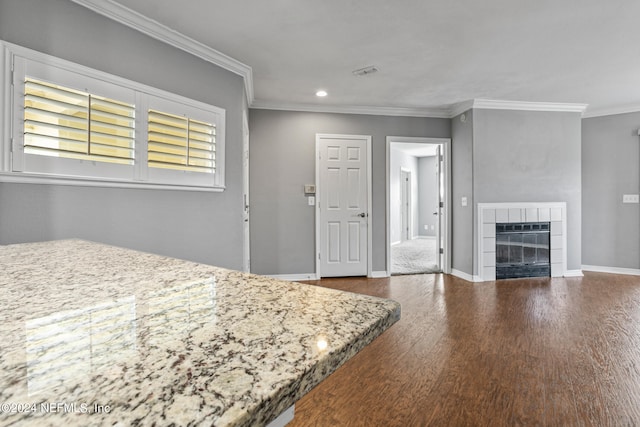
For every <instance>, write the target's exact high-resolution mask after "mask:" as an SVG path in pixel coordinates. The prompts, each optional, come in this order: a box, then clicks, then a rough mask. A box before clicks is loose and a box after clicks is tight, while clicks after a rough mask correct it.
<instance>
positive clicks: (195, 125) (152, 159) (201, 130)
mask: <svg viewBox="0 0 640 427" xmlns="http://www.w3.org/2000/svg"><path fill="white" fill-rule="evenodd" d="M148 140H149V144H148V146H147V148H148V162H149V166H150V167H156V168H166V169H174V170H183V171H191V172H202V173H211V174H212V173H215V143H216V126H215V125H214V124H212V123H205V122H202V121H198V120H194V119H190V118H188V117H181V116H177V115H173V114H168V113H164V112H160V111H155V110H149V118H148Z"/></svg>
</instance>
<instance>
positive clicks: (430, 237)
mask: <svg viewBox="0 0 640 427" xmlns="http://www.w3.org/2000/svg"><path fill="white" fill-rule="evenodd" d="M415 239H427V240H436V236H422V235H419V236H414V237H413V240H415Z"/></svg>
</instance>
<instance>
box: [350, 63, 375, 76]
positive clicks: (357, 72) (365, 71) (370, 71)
mask: <svg viewBox="0 0 640 427" xmlns="http://www.w3.org/2000/svg"><path fill="white" fill-rule="evenodd" d="M377 72H378V69H377V68H376V66H375V65H369V66H368V67H364V68H360V69H358V70H354V71H352V73H353V75H354V76H368V75H369V74H373V73H377Z"/></svg>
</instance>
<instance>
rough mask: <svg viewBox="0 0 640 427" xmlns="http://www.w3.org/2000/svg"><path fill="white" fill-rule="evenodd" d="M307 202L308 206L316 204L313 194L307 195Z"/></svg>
mask: <svg viewBox="0 0 640 427" xmlns="http://www.w3.org/2000/svg"><path fill="white" fill-rule="evenodd" d="M307 203H309V206H314V205H315V204H316V198H315V197H314V196H309V197H307Z"/></svg>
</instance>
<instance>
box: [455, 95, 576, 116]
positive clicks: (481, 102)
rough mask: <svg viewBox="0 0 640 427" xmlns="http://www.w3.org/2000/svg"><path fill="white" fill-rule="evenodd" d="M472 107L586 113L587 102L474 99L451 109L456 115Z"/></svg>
mask: <svg viewBox="0 0 640 427" xmlns="http://www.w3.org/2000/svg"><path fill="white" fill-rule="evenodd" d="M470 109H484V110H520V111H556V112H565V113H581V114H584V112H585V110H586V109H587V104H570V103H559V102H528V101H502V100H498V99H472V100H470V101H465V102H461V103H458V104H455V105H454V106H453V107H452V108H451V109H450V110H449V111H450V114H451V115H450V117H452V118H453V117H455V116H457V115H458V114H461V113H463V112H465V111H467V110H470Z"/></svg>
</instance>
